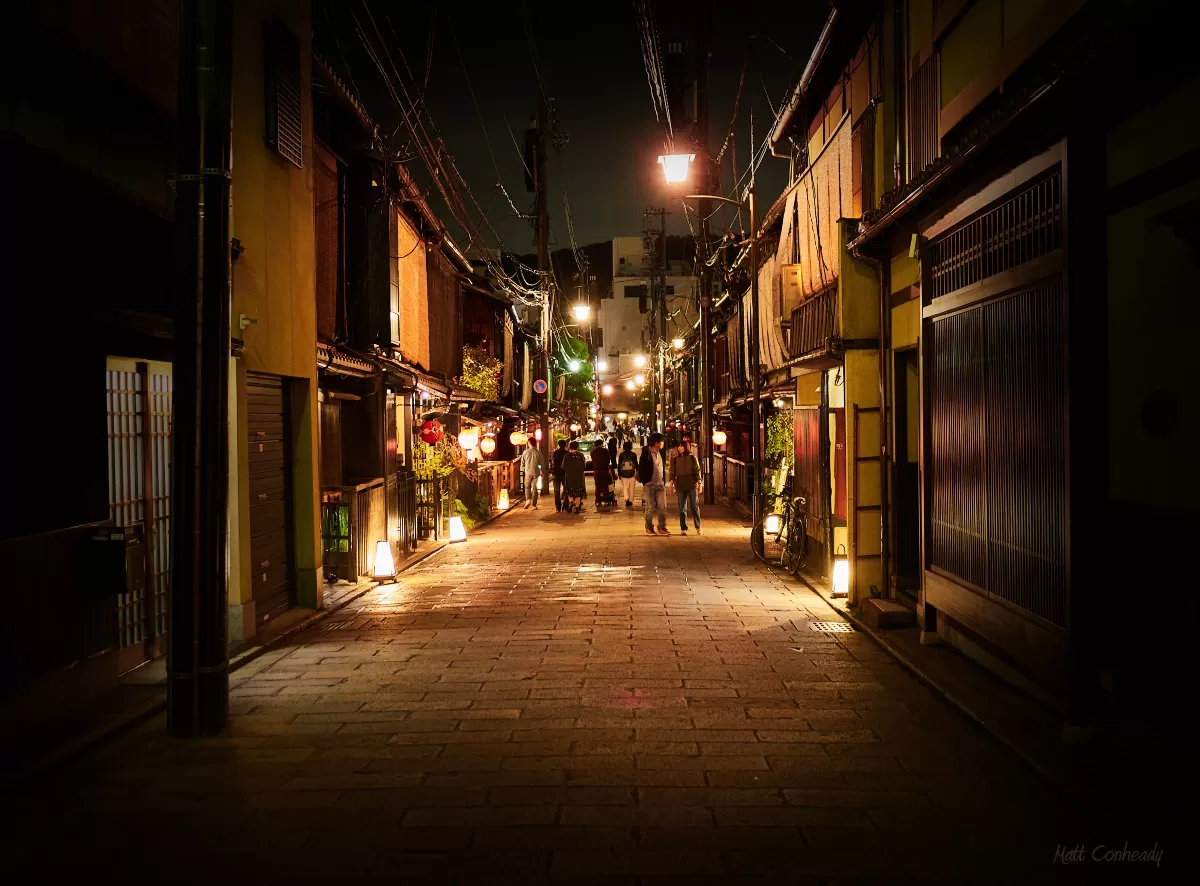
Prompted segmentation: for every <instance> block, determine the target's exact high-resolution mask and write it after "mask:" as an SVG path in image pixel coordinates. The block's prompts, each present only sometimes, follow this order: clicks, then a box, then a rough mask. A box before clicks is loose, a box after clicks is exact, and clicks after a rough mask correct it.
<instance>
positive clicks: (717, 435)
mask: <svg viewBox="0 0 1200 886" xmlns="http://www.w3.org/2000/svg"><path fill="white" fill-rule="evenodd" d="M726 439H727V436H726V434H725V432H724V431H713V443H715V444H716V445H718V446H724V445H725V440H726Z"/></svg>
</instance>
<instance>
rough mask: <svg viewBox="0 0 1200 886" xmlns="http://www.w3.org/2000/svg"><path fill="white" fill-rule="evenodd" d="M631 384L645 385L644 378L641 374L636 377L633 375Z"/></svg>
mask: <svg viewBox="0 0 1200 886" xmlns="http://www.w3.org/2000/svg"><path fill="white" fill-rule="evenodd" d="M633 383H634V384H635V385H644V384H645V383H646V376H644V375H642V374H641V373H640V372H639V373H638V374H637V375H635V376H634V377H633Z"/></svg>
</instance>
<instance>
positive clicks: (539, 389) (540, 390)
mask: <svg viewBox="0 0 1200 886" xmlns="http://www.w3.org/2000/svg"><path fill="white" fill-rule="evenodd" d="M533 390H534V393H537V394H544V393H546V380H545V379H544V378H539V379H538V380H537V381H535V382H534V383H533Z"/></svg>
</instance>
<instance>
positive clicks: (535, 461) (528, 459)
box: [521, 440, 542, 511]
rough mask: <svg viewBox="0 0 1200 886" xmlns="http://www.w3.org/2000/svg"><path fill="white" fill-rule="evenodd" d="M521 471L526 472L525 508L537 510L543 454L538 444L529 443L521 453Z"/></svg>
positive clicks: (531, 441)
mask: <svg viewBox="0 0 1200 886" xmlns="http://www.w3.org/2000/svg"><path fill="white" fill-rule="evenodd" d="M521 470H522V471H524V472H525V507H527V508H533V509H534V510H535V511H536V510H537V506H538V505H537V502H538V477H540V476H541V473H542V453H541V452H539V451H538V448H537V443H535V442H534V441H533V440H530V441H529V447H528V448H527V449H526V450H525V451H524V452H522V453H521Z"/></svg>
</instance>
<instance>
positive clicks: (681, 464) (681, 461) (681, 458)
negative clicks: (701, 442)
mask: <svg viewBox="0 0 1200 886" xmlns="http://www.w3.org/2000/svg"><path fill="white" fill-rule="evenodd" d="M671 485H672V486H673V487H674V488H675V497H676V498H677V499H678V502H679V531H680V532H681V533H682V534H684V535H687V518H688V511H691V514H692V521H693V523H695V525H696V534H697V535H699V534H700V487H701V478H700V460H699V459H698V458H696V455H695V453H693V452H692V441H691V440H689V439H688V438H687V437H684V438H683V439H682V440H680V441H679V445H678V446H676V447H675V454H674V455H672V456H671Z"/></svg>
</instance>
